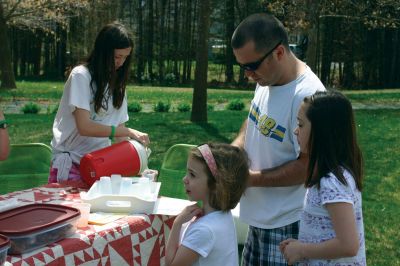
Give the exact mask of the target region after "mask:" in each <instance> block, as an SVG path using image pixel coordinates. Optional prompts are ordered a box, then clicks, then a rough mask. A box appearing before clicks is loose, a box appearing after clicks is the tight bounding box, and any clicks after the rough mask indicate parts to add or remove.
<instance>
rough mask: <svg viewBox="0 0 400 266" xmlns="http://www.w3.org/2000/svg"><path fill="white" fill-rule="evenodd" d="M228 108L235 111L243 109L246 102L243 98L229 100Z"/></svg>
mask: <svg viewBox="0 0 400 266" xmlns="http://www.w3.org/2000/svg"><path fill="white" fill-rule="evenodd" d="M226 109H227V110H234V111H242V110H243V109H244V103H243V102H242V101H241V100H239V99H236V100H233V101H231V102H229V103H228V105H227V106H226Z"/></svg>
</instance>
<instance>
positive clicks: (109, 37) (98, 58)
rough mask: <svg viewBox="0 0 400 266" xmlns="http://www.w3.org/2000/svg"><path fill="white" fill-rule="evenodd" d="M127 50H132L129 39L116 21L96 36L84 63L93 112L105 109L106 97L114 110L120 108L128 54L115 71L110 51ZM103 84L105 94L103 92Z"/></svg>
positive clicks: (127, 65)
mask: <svg viewBox="0 0 400 266" xmlns="http://www.w3.org/2000/svg"><path fill="white" fill-rule="evenodd" d="M129 47H131V48H133V41H132V38H131V37H130V35H129V33H128V31H127V30H126V28H125V27H124V26H123V25H122V24H120V23H118V22H113V23H110V24H108V25H106V26H104V27H103V28H102V29H101V30H100V32H99V33H98V35H97V37H96V41H95V44H94V48H93V50H92V52H91V53H90V55H89V57H88V58H87V60H86V62H85V65H86V66H87V67H88V69H89V72H90V74H91V76H92V80H91V82H90V85H91V88H92V91H93V93H94V106H95V112H96V113H98V111H99V110H100V108H103V109H105V110H107V109H108V99H109V97H112V99H113V106H114V107H115V108H117V109H119V108H120V107H121V105H122V102H123V100H124V97H125V89H126V83H127V80H128V73H129V69H130V63H131V55H129V56H128V57H127V58H126V60H125V62H124V64H123V65H122V66H121V67H120V68H119V69H117V70H116V69H115V63H114V50H115V49H125V48H129ZM107 84H108V91H106V88H107ZM95 87H96V89H95Z"/></svg>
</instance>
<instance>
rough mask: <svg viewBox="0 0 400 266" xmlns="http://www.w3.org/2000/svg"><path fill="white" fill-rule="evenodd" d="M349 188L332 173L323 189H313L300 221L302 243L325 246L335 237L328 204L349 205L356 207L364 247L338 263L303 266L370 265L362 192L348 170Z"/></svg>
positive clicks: (324, 178)
mask: <svg viewBox="0 0 400 266" xmlns="http://www.w3.org/2000/svg"><path fill="white" fill-rule="evenodd" d="M343 175H344V177H345V179H346V182H347V186H346V185H344V184H342V183H341V182H340V181H339V180H338V179H337V178H336V176H335V175H333V174H332V173H330V174H329V175H328V176H327V177H323V178H322V179H321V184H320V185H321V187H320V189H318V188H317V186H313V187H311V188H309V189H308V190H307V194H306V198H305V201H304V211H303V213H302V215H301V219H300V231H299V240H300V241H301V242H305V243H321V242H323V241H327V240H329V239H332V238H334V237H335V231H334V229H333V225H332V219H331V218H330V216H329V213H328V210H327V209H326V207H325V204H327V203H333V202H347V203H351V204H352V205H353V210H354V216H355V220H356V226H357V230H358V236H359V241H360V247H359V250H358V253H357V256H355V257H347V258H340V259H334V260H307V261H303V262H302V263H300V264H299V265H335V266H349V265H366V264H367V262H366V255H365V239H364V224H363V215H362V198H361V192H360V191H359V190H358V189H357V187H356V184H355V181H354V178H353V177H352V175H351V174H350V173H349V172H348V171H346V170H345V171H344V173H343Z"/></svg>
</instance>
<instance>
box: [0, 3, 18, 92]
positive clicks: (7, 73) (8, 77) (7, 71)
mask: <svg viewBox="0 0 400 266" xmlns="http://www.w3.org/2000/svg"><path fill="white" fill-rule="evenodd" d="M7 31H8V28H7V24H6V21H5V20H4V12H3V6H2V5H1V4H0V70H1V87H0V88H2V89H3V88H8V89H12V88H16V87H17V85H16V84H15V76H14V71H13V69H12V64H11V49H10V43H9V40H8V36H7V34H8V33H7Z"/></svg>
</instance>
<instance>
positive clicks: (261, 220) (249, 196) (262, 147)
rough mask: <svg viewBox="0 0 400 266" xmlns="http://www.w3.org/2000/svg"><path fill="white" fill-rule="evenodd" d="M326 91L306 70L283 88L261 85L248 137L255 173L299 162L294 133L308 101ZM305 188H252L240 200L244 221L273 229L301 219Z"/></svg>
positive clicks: (251, 114)
mask: <svg viewBox="0 0 400 266" xmlns="http://www.w3.org/2000/svg"><path fill="white" fill-rule="evenodd" d="M322 90H325V87H324V85H323V84H322V83H321V81H320V80H319V79H318V77H317V76H316V75H315V74H314V73H313V72H312V71H311V69H310V68H309V67H307V68H306V71H305V72H304V74H302V75H301V76H299V77H298V78H297V79H296V80H293V81H291V82H290V83H288V84H285V85H282V86H270V87H268V86H267V87H262V86H259V85H258V84H257V88H256V91H255V94H254V98H253V100H252V102H251V107H250V112H249V115H248V123H247V129H246V136H245V145H244V147H245V150H246V151H247V153H248V155H249V159H250V169H251V170H255V171H257V170H262V169H269V168H272V167H276V166H279V165H282V164H284V163H286V162H288V161H292V160H295V159H297V157H298V155H299V152H300V147H299V145H298V142H297V138H296V136H295V135H294V130H295V129H296V127H297V113H298V110H299V108H300V104H301V103H302V101H303V99H304V97H306V96H309V95H312V94H314V93H315V92H316V91H322ZM304 195H305V188H304V186H303V185H297V186H288V187H249V188H247V189H246V191H245V193H244V195H243V196H242V198H241V200H240V219H241V220H242V221H243V222H245V223H247V224H249V225H252V226H254V227H258V228H264V229H272V228H278V227H282V226H285V225H288V224H291V223H294V222H296V221H298V220H299V219H300V213H301V210H302V208H303V200H304Z"/></svg>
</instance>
